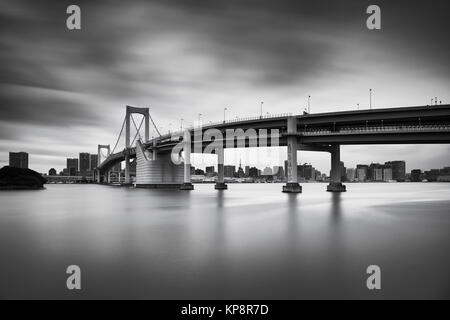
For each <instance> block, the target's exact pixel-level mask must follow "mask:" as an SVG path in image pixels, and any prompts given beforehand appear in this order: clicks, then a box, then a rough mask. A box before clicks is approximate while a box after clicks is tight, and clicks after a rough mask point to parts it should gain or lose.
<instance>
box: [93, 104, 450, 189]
mask: <svg viewBox="0 0 450 320" xmlns="http://www.w3.org/2000/svg"><path fill="white" fill-rule="evenodd" d="M127 110H128V109H127ZM133 110H134V111H136V108H134V109H133ZM127 112H128V111H127ZM141 113H143V112H141ZM147 113H148V111H147ZM143 114H144V113H143ZM146 122H147V125H148V121H146ZM209 129H214V130H216V131H220V132H221V134H222V135H223V137H224V140H223V141H224V142H225V141H226V137H227V135H226V132H227V130H235V129H242V130H244V131H247V130H249V129H250V130H252V129H254V130H256V133H257V135H258V139H257V145H256V146H260V141H263V142H265V140H264V139H260V138H261V132H262V131H260V130H263V131H264V130H267V133H269V135H270V134H272V135H276V136H277V137H278V140H277V141H278V145H279V146H288V183H287V185H286V186H285V187H284V191H285V192H300V191H301V187H300V186H299V185H298V181H297V172H296V171H297V166H296V165H294V164H296V163H297V155H296V153H297V150H311V151H327V152H330V153H331V158H332V166H331V168H332V169H331V181H332V182H331V183H330V185H329V187H328V190H329V191H345V186H343V185H342V183H341V181H340V174H339V177H338V172H337V170H338V165H339V161H340V145H357V144H436V143H439V144H442V143H450V105H448V104H446V105H433V106H417V107H401V108H384V109H372V110H357V111H342V112H329V113H317V114H304V115H287V114H284V115H278V116H263V117H253V118H244V119H236V120H231V121H225V122H218V123H211V124H208V125H204V126H202V127H201V130H202V131H201V132H202V136H203V134H204V133H205V131H207V130H209ZM146 132H148V131H146ZM186 132H188V133H187V134H188V135H186ZM195 132H197V133H198V132H200V127H197V128H193V127H190V128H186V129H185V130H184V131H179V132H173V133H171V134H166V135H162V136H159V137H156V138H152V139H148V138H147V137H148V133H147V134H146V138H147V140H146V141H143V142H142V143H138V144H137V146H136V147H131V146H129V147H128V148H126V149H124V150H122V151H119V152H116V153H113V154H110V155H109V156H108V157H107V158H106V159H105V160H104V161H103V162H101V163H99V165H98V169H97V170H98V173H99V174H98V176H99V177H100V175H101V174H104V173H105V172H107V171H109V170H110V169H111V168H112V167H113V166H114V165H116V164H117V163H119V162H122V161H126V163H127V162H129V159H132V158H136V157H137V155H139V150H142V151H145V152H148V153H151V154H153V155H156V154H167V153H170V151H171V150H172V148H173V147H174V146H175V145H176V144H178V143H180V142H182V141H184V140H186V141H187V140H188V137H189V141H190V147H189V148H190V150H195V145H194V144H195V142H198V141H196V140H195V139H197V137H198V134H197V135H195V134H194V133H195ZM128 139H129V138H128ZM231 139H232V141H230V140H228V141H227V142H228V144H226V143H224V147H225V148H226V147H229V146H231V147H233V148H236V147H238V146H242V145H240V144H239V140H238V138H237V137H231ZM241 142H242V141H241ZM201 143H202V150H203V148H204V147H206V146H207V145H209V144H210V143H211V141H208V140H206V141H205V140H203V141H202V142H201ZM243 146H244V147H249V146H254V145H252V144H251V143H250V139H248V137H247V138H246V139H245V143H244V145H243ZM264 146H271V140H270V138H268V139H267V144H265V145H264ZM218 156H219V166H218V185H217V186H218V188H219V189H220V188H221V187H222V188H225V187H226V186H225V184H224V183H223V151H222V152H218ZM152 157H153V159H147V160H155V159H156V157H155V156H152ZM138 160H139V159H138ZM166 160H167V159H166ZM221 160H222V161H221ZM126 165H127V164H126ZM186 170H187V167H186V168H185V169H184V171H186ZM189 170H190V163H189ZM137 174H138V173H137ZM138 180H139V179H138ZM188 180H189V181H188ZM128 182H129V177H128ZM183 183H184V184H186V185H188V187H187V188H188V189H189V188H190V187H189V184H190V173H189V174H188V173H187V172H184V181H183Z"/></svg>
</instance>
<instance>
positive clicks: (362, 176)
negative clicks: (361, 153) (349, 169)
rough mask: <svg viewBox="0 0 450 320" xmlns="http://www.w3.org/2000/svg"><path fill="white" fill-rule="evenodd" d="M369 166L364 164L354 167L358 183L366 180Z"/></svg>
mask: <svg viewBox="0 0 450 320" xmlns="http://www.w3.org/2000/svg"><path fill="white" fill-rule="evenodd" d="M368 171H369V166H368V165H366V164H358V165H356V179H357V180H358V181H359V182H364V181H366V179H367V176H368Z"/></svg>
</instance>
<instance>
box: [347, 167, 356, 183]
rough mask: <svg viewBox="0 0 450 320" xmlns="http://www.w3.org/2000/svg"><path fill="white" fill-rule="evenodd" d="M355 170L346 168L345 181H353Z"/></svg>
mask: <svg viewBox="0 0 450 320" xmlns="http://www.w3.org/2000/svg"><path fill="white" fill-rule="evenodd" d="M355 179H356V170H355V168H347V181H355Z"/></svg>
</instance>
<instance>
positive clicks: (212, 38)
mask: <svg viewBox="0 0 450 320" xmlns="http://www.w3.org/2000/svg"><path fill="white" fill-rule="evenodd" d="M70 4H78V5H79V6H80V7H81V14H82V30H78V31H70V30H68V29H67V28H66V18H67V14H66V8H67V6H68V5H70ZM370 4H377V5H379V6H380V7H381V26H382V29H381V30H377V31H371V30H368V29H367V28H366V19H367V17H368V15H367V14H366V12H365V11H366V8H367V6H368V5H370ZM449 9H450V8H449V2H448V1H447V0H444V1H440V0H436V1H432V2H430V1H418V2H414V1H377V2H369V1H364V0H346V1H322V0H319V1H280V0H276V1H275V0H271V1H261V0H258V1H256V0H252V1H246V0H226V1H225V0H204V1H193V0H161V1H70V2H69V1H31V0H30V1H21V0H19V1H18V0H12V1H8V0H6V1H5V0H1V1H0V166H2V165H5V164H7V161H8V152H9V151H22V150H23V151H27V152H29V153H30V167H31V168H32V169H35V170H38V171H42V172H43V171H47V170H48V169H49V168H50V167H55V168H57V169H58V170H61V169H62V168H63V167H64V166H65V158H66V157H77V156H78V153H79V152H91V153H95V152H96V146H97V144H99V143H101V144H114V142H115V139H116V138H117V134H118V132H119V130H120V127H121V124H122V121H123V117H124V112H125V110H124V106H125V105H126V104H131V105H135V106H149V107H150V108H151V111H150V112H151V114H152V116H153V118H154V119H155V121H156V122H157V124H158V126H160V127H161V128H162V130H163V131H167V130H168V129H175V128H179V126H180V119H181V118H184V119H185V121H184V122H185V124H189V123H193V122H194V121H195V120H197V117H198V114H199V113H202V115H203V116H202V118H203V121H204V122H207V121H210V120H211V121H217V120H221V119H222V117H223V108H224V107H228V111H227V117H228V118H234V117H236V116H238V117H244V116H252V115H258V114H259V112H260V109H259V108H260V101H264V113H266V112H269V113H284V112H291V113H301V112H302V110H303V109H304V107H305V106H306V103H307V96H308V95H311V96H312V98H311V112H313V113H316V112H328V111H338V110H350V109H356V106H357V104H358V103H359V104H360V106H361V108H367V107H368V103H369V95H368V89H369V88H372V89H373V92H374V97H373V105H374V107H379V108H381V107H393V106H411V105H425V104H428V103H430V99H431V98H432V97H436V96H437V97H438V100H441V101H442V102H443V103H449V102H450V94H449V88H450V73H449V72H450V62H449V59H448V57H449V56H450V47H449V43H448V32H447V30H449V29H450V28H449V27H450V26H449V24H450V22H449V20H448V18H447V15H448V12H449ZM449 155H450V147H449V146H447V145H428V146H354V147H343V150H342V158H343V160H344V161H345V162H346V164H347V165H348V166H352V165H356V164H357V163H370V162H372V161H374V162H384V161H387V160H395V159H405V160H406V161H407V169H408V170H410V169H413V168H415V167H419V168H424V169H427V168H431V167H442V166H444V165H449V164H450V163H449V162H450V161H449ZM283 156H284V153H283V154H282V157H283ZM240 157H242V155H240V154H239V153H236V152H233V151H231V150H230V152H228V153H227V159H228V162H233V161H236V160H237V159H239V158H240ZM300 157H301V160H300V161H302V162H303V161H309V162H312V163H313V164H314V165H315V166H316V167H317V168H318V169H320V170H322V171H328V170H329V156H328V155H327V154H320V153H319V154H317V153H302V154H301V156H300ZM244 158H245V156H244ZM271 158H272V159H273V155H272V157H271ZM244 160H245V159H244ZM281 160H282V159H281ZM273 164H274V165H275V163H273Z"/></svg>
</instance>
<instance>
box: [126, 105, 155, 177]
mask: <svg viewBox="0 0 450 320" xmlns="http://www.w3.org/2000/svg"><path fill="white" fill-rule="evenodd" d="M132 114H141V115H143V116H144V120H145V128H144V129H145V135H144V138H145V141H143V142H147V141H148V140H149V135H150V111H149V108H136V107H132V106H127V112H126V116H125V147H126V149H129V148H130V147H131V142H130V131H131V130H130V129H131V128H130V124H131V123H130V119H131V116H132ZM125 183H126V184H129V183H131V179H130V156H129V155H128V154H126V155H125Z"/></svg>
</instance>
